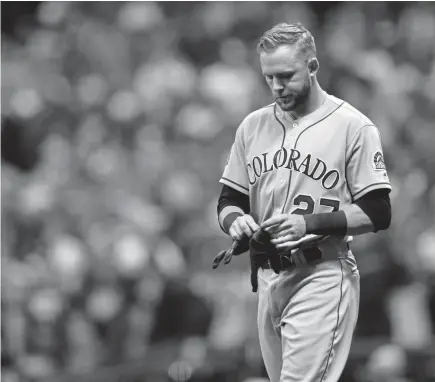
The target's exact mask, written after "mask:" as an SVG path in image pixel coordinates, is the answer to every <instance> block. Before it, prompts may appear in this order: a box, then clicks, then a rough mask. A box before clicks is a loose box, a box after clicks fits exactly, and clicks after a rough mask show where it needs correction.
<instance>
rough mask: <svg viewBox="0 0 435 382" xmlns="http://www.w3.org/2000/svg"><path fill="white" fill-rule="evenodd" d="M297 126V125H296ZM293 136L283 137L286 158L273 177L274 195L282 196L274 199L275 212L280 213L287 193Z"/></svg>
mask: <svg viewBox="0 0 435 382" xmlns="http://www.w3.org/2000/svg"><path fill="white" fill-rule="evenodd" d="M294 125H296V124H293V126H294ZM296 126H297V125H296ZM294 142H295V141H294V137H293V136H292V135H290V134H289V133H287V136H286V137H285V139H284V142H283V143H284V144H283V147H284V148H285V149H286V150H287V158H286V161H285V163H284V165H283V166H282V167H279V168H278V169H277V170H276V179H275V197H277V196H278V195H279V196H280V197H281V198H282V200H276V207H275V213H276V214H280V213H281V210H282V207H283V204H284V200H285V196H286V195H287V188H288V182H289V177H290V171H291V170H290V169H288V168H286V166H287V163H288V160H289V158H290V155H291V149H293V147H294Z"/></svg>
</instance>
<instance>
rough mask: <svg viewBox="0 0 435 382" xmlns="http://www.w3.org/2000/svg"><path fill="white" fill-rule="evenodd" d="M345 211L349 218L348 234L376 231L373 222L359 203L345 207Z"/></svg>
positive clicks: (347, 218) (354, 234)
mask: <svg viewBox="0 0 435 382" xmlns="http://www.w3.org/2000/svg"><path fill="white" fill-rule="evenodd" d="M343 212H344V213H345V215H346V220H347V228H346V235H352V236H356V235H363V234H365V233H369V232H374V231H375V226H374V224H373V222H372V221H371V220H370V218H369V217H368V216H367V215H366V214H365V213H364V211H363V210H362V209H361V208H360V207H359V206H358V205H356V204H351V205H350V206H347V207H345V208H343Z"/></svg>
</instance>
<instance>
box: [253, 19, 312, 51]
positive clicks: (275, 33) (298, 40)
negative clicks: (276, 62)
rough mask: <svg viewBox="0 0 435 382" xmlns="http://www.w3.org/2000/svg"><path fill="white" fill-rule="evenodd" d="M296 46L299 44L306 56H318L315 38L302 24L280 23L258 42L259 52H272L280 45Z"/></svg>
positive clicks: (265, 33)
mask: <svg viewBox="0 0 435 382" xmlns="http://www.w3.org/2000/svg"><path fill="white" fill-rule="evenodd" d="M294 44H297V45H298V46H299V47H300V48H301V51H302V52H303V53H304V54H305V55H307V56H309V57H315V56H316V44H315V42H314V37H313V35H312V34H311V32H310V31H309V30H308V29H306V28H305V27H304V26H303V25H302V24H301V23H295V24H287V23H280V24H277V25H275V26H274V27H273V28H272V29H269V30H268V31H266V32H264V34H263V36H261V38H260V41H259V42H258V45H257V52H258V53H262V52H272V51H274V50H275V49H276V48H278V46H280V45H294Z"/></svg>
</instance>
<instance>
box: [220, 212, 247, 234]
mask: <svg viewBox="0 0 435 382" xmlns="http://www.w3.org/2000/svg"><path fill="white" fill-rule="evenodd" d="M239 216H243V214H242V213H240V212H231V213H230V214H228V215H227V216H226V217H225V219H224V221H223V222H222V228H223V229H224V231H225V232H226V233H230V227H231V225H232V224H233V223H234V220H236V219H237V218H238V217H239Z"/></svg>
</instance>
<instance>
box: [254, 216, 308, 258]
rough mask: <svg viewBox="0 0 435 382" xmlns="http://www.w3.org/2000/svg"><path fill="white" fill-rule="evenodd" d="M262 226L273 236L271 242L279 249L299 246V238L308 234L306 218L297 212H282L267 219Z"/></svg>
mask: <svg viewBox="0 0 435 382" xmlns="http://www.w3.org/2000/svg"><path fill="white" fill-rule="evenodd" d="M261 228H263V229H264V230H266V231H267V232H269V234H270V235H271V236H272V240H271V243H272V244H274V245H275V247H276V248H277V249H279V250H281V249H282V250H289V249H293V248H297V246H298V245H299V243H298V240H299V239H301V238H302V237H304V236H305V234H306V224H305V219H304V218H303V217H302V216H301V215H296V214H280V215H276V216H273V217H271V218H270V219H267V220H266V221H264V222H263V223H262V224H261Z"/></svg>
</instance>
